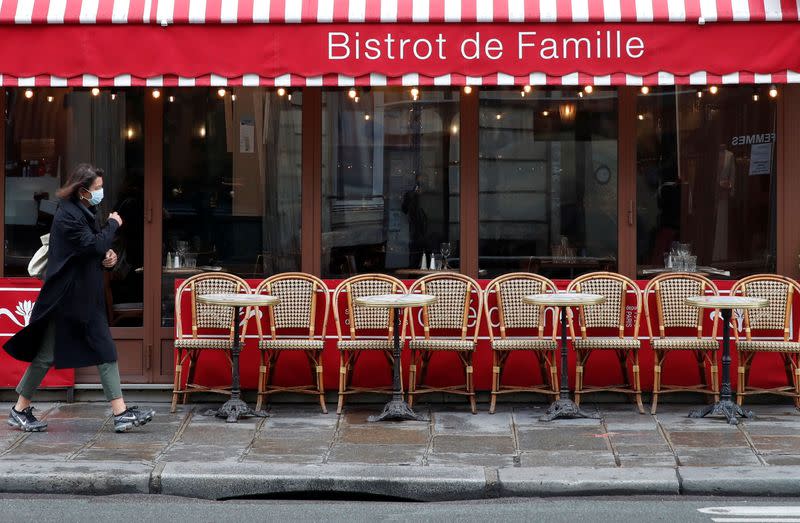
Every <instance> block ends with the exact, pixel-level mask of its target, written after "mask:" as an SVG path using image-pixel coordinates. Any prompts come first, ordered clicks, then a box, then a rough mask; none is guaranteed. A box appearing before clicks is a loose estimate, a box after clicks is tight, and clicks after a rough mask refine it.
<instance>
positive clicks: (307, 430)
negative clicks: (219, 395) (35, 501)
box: [0, 403, 800, 469]
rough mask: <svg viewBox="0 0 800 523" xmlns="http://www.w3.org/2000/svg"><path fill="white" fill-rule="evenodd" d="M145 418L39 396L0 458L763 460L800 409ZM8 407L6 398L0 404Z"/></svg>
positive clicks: (554, 463) (779, 448) (799, 440)
mask: <svg viewBox="0 0 800 523" xmlns="http://www.w3.org/2000/svg"><path fill="white" fill-rule="evenodd" d="M149 406H152V407H153V408H155V409H156V411H157V415H156V417H155V419H154V420H153V421H152V422H151V423H149V424H148V425H146V426H145V427H142V428H139V429H137V430H134V431H132V432H129V433H124V434H116V433H114V432H113V420H112V419H111V416H110V411H109V409H108V407H107V406H106V405H105V404H96V403H74V404H49V405H44V404H42V405H40V407H41V408H42V410H41V411H40V412H39V415H40V417H42V418H44V419H46V420H47V421H48V422H49V429H48V431H47V432H43V433H32V434H24V433H21V432H18V431H16V430H13V429H11V428H10V427H4V428H2V429H0V461H8V460H35V461H37V462H52V463H54V464H55V463H64V462H71V461H72V462H87V461H91V462H102V461H107V462H128V463H133V464H145V465H155V464H159V463H172V462H175V463H223V464H236V463H262V464H285V465H292V464H297V465H323V468H324V465H346V464H366V465H416V466H423V467H428V466H445V467H447V466H454V467H455V466H478V467H492V468H494V469H503V468H509V467H510V468H513V467H598V468H611V469H613V468H617V469H625V468H641V467H660V468H672V469H675V468H681V467H767V468H768V467H772V466H797V465H800V413H798V412H797V411H796V410H795V409H794V408H793V407H792V406H791V405H785V406H782V405H753V406H751V408H752V409H753V410H754V411H755V412H756V413H757V417H756V418H755V419H753V420H747V421H744V422H742V423H741V424H739V425H738V426H730V425H728V424H727V423H725V421H724V420H722V419H708V418H706V419H690V418H688V417H687V413H688V412H689V410H691V409H692V408H693V407H695V406H693V405H674V404H667V405H664V406H661V407H659V413H658V414H657V415H656V416H651V415H649V414H647V415H641V414H638V413H637V412H636V411H635V410H634V408H633V407H632V406H629V405H622V404H602V405H594V406H592V405H586V407H589V408H594V409H596V410H598V411H599V412H600V413H601V414H602V417H603V419H601V420H590V419H578V420H557V421H553V422H549V423H545V422H540V421H538V417H539V416H540V415H541V414H542V413H543V412H544V409H545V406H544V405H533V406H531V405H522V404H513V405H511V404H508V405H500V406H499V407H498V412H497V413H496V414H488V413H487V412H486V411H485V410H484V411H482V412H481V411H479V413H478V414H477V415H473V414H470V413H469V412H468V410H467V408H466V407H462V406H457V405H456V406H454V405H452V404H440V405H420V406H419V408H417V411H418V412H419V413H421V414H423V415H426V416H427V417H428V418H429V421H424V422H417V421H414V422H401V423H397V422H390V423H369V422H367V416H369V415H370V414H374V413H376V412H378V411H379V410H380V406H379V405H374V406H372V405H366V406H364V405H359V406H357V407H356V406H354V407H352V408H348V409H347V410H346V411H345V413H344V414H343V415H341V416H337V415H336V414H333V413H331V414H321V413H320V412H319V410H318V408H315V407H314V406H313V405H303V404H275V405H272V406H270V407H268V409H267V410H268V412H269V414H270V417H269V418H266V419H263V418H254V419H248V420H242V421H240V422H239V423H236V424H227V423H225V422H224V420H221V419H217V418H213V417H206V416H204V415H203V412H204V411H205V410H206V409H207V408H208V407H209V406H208V405H185V406H180V407H179V410H178V412H176V413H174V414H170V413H169V405H168V404H153V405H149ZM0 407H3V408H5V409H6V411H7V410H8V409H9V408H10V404H0Z"/></svg>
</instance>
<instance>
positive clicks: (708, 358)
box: [643, 272, 719, 414]
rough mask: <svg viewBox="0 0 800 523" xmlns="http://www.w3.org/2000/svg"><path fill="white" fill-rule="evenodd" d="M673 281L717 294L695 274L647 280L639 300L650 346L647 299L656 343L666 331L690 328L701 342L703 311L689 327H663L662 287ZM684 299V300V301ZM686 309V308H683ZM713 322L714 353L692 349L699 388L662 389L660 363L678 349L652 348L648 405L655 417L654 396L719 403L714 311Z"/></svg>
mask: <svg viewBox="0 0 800 523" xmlns="http://www.w3.org/2000/svg"><path fill="white" fill-rule="evenodd" d="M676 280H689V281H690V282H694V283H696V284H698V285H699V286H700V295H707V291H710V292H711V293H712V294H713V295H714V296H718V295H719V290H718V289H717V286H716V285H714V282H712V281H711V280H709V279H708V278H706V277H704V276H701V275H699V274H694V273H688V272H676V273H668V274H660V275H658V276H656V277H655V278H653V279H652V280H650V282H649V283H648V284H647V286H646V287H645V289H644V293H643V299H644V304H643V308H644V316H645V320H646V322H647V333H648V335H649V337H650V342H651V343H652V342H653V340H654V339H656V335H654V333H653V326H652V323H651V321H650V307H649V306H648V304H649V301H650V299H651V295H652V296H653V299H654V300H655V309H656V315H657V320H658V335H657V337H658V339H667V335H666V330H667V328H670V327H676V328H694V329H695V331H696V335H697V340H704V339H707V338H704V336H703V311H704V310H705V309H701V308H697V312H696V314H695V315H694V318H695V319H694V322H693V324H691V325H690V324H688V323H687V324H684V325H671V326H667V325H666V322H665V317H664V313H665V309H664V303H663V286H664V283H665V282H670V281H676ZM688 296H689V295H687V296H686V297H688ZM687 307H688V305H687ZM715 312H716V314H714V319H713V323H712V327H711V338H710V339H712V340H714V342H715V343H716V348H715V349H713V350H712V349H696V350H693V352H694V355H695V358H696V360H697V366H698V369H699V371H700V384H699V385H688V386H677V385H666V386H665V385H663V384H662V383H661V369H662V367H663V366H664V360H665V359H666V356H667V354H668V353H670V352H674V351H675V350H679V349H666V350H656V349H655V348H653V355H654V363H653V399H652V405H651V408H650V413H651V414H655V413H656V410H657V408H658V396H659V395H660V394H666V393H672V392H700V393H703V394H708V395H711V396H713V399H714V401H715V402H716V401H719V365H718V362H717V353H718V352H719V342H717V323H718V322H719V311H718V310H717V311H715ZM706 364H708V366H709V367H710V373H711V390H708V383H707V381H706V373H705V369H706Z"/></svg>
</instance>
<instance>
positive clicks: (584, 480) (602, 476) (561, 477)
mask: <svg viewBox="0 0 800 523" xmlns="http://www.w3.org/2000/svg"><path fill="white" fill-rule="evenodd" d="M499 476H500V486H501V487H500V495H501V496H506V497H508V496H523V497H544V496H595V495H597V496H601V495H602V496H611V495H616V494H625V495H639V496H646V495H656V494H666V495H677V494H680V484H679V482H678V476H677V474H676V473H675V469H673V468H657V467H631V468H613V469H612V468H598V467H515V468H504V469H500V471H499Z"/></svg>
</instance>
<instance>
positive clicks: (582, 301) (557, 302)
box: [522, 292, 606, 421]
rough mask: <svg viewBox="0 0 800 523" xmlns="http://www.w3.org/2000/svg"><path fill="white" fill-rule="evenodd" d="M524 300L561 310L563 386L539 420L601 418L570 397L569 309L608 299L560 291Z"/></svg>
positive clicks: (527, 297)
mask: <svg viewBox="0 0 800 523" xmlns="http://www.w3.org/2000/svg"><path fill="white" fill-rule="evenodd" d="M522 301H523V302H525V303H528V304H530V305H539V306H544V307H558V308H559V309H560V310H561V387H560V389H561V390H560V392H559V398H558V399H557V400H556V401H554V402H553V403H551V404H550V407H549V408H548V409H547V412H545V414H544V416H542V417H541V418H539V421H553V420H554V419H558V418H594V419H598V418H600V416H599V415H597V414H589V413H587V412H585V411H583V410H581V408H580V407H578V405H576V404H575V402H574V401H572V399H570V397H569V380H568V379H567V309H568V308H569V307H580V306H582V305H598V304H600V303H603V302H604V301H606V297H605V296H603V295H601V294H589V293H585V292H558V293H549V294H548V293H545V294H531V295H529V296H523V297H522Z"/></svg>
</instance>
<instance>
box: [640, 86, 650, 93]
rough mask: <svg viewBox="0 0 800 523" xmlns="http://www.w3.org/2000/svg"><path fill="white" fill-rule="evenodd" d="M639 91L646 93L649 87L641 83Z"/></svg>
mask: <svg viewBox="0 0 800 523" xmlns="http://www.w3.org/2000/svg"><path fill="white" fill-rule="evenodd" d="M640 91H641V92H642V94H648V93H649V92H650V88H649V87H647V86H646V85H643V86H642V88H641V89H640Z"/></svg>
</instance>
